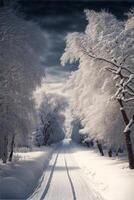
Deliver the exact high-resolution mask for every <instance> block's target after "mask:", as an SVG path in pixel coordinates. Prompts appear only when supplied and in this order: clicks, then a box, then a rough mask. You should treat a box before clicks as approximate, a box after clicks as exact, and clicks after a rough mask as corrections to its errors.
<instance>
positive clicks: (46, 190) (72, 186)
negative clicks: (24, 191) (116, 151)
mask: <svg viewBox="0 0 134 200" xmlns="http://www.w3.org/2000/svg"><path fill="white" fill-rule="evenodd" d="M133 187H134V173H133V170H130V169H129V168H128V164H127V161H126V159H125V158H122V159H117V158H112V159H110V158H108V157H100V155H99V154H98V153H97V152H96V151H95V150H91V149H89V148H86V147H82V146H80V145H76V144H74V143H72V142H71V141H69V140H64V142H63V143H62V144H61V145H60V146H59V147H58V148H57V149H56V151H55V152H54V153H53V156H52V159H51V160H50V162H49V164H48V167H47V169H46V170H45V171H44V173H43V175H42V177H41V179H40V180H39V184H38V187H37V188H36V190H35V191H34V193H33V194H32V195H31V196H30V197H29V198H28V200H83V199H84V200H133V197H134V190H133Z"/></svg>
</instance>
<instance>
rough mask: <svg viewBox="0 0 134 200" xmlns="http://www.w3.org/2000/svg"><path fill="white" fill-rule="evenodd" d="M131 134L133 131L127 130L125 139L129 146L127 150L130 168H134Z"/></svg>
mask: <svg viewBox="0 0 134 200" xmlns="http://www.w3.org/2000/svg"><path fill="white" fill-rule="evenodd" d="M130 134H131V131H128V132H126V133H125V139H126V147H127V152H128V160H129V168H130V169H134V155H133V149H132V143H131V137H130Z"/></svg>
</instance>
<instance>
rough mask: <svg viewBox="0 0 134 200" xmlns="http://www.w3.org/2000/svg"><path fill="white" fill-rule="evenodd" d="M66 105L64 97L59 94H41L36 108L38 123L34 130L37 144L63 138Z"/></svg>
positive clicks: (44, 143)
mask: <svg viewBox="0 0 134 200" xmlns="http://www.w3.org/2000/svg"><path fill="white" fill-rule="evenodd" d="M66 106H67V102H66V99H65V97H63V96H61V95H58V94H54V93H50V94H49V93H47V94H44V95H43V97H42V103H41V104H40V106H39V108H38V115H39V125H38V127H37V131H36V141H37V144H38V145H39V146H40V145H47V144H51V143H54V142H58V141H60V140H62V139H63V138H64V135H65V132H64V121H65V116H64V114H63V111H64V110H65V108H66Z"/></svg>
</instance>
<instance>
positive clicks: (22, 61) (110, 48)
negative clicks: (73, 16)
mask: <svg viewBox="0 0 134 200" xmlns="http://www.w3.org/2000/svg"><path fill="white" fill-rule="evenodd" d="M83 13H84V14H83V15H84V21H85V24H86V25H85V28H84V30H83V31H79V30H78V31H77V30H74V31H70V30H69V31H68V33H67V34H63V35H64V38H62V39H61V40H62V41H63V42H64V45H63V46H64V49H63V48H61V49H62V53H61V55H60V59H59V61H58V62H59V63H60V68H61V72H62V73H63V74H64V72H65V71H62V70H66V69H67V67H68V65H69V66H70V68H69V70H70V69H71V68H72V69H71V70H70V71H69V73H68V71H67V72H66V74H67V76H66V77H65V78H63V80H62V79H61V80H60V77H57V79H56V80H58V81H56V82H54V81H55V79H54V78H53V77H55V76H56V75H57V74H58V73H59V72H55V71H54V72H53V73H55V74H54V75H51V73H50V74H49V70H50V69H49V70H48V67H47V66H46V64H44V62H45V61H44V60H45V59H46V61H47V56H48V57H49V54H48V55H47V56H46V58H44V55H45V54H46V52H47V49H49V48H50V47H51V44H48V38H49V39H50V38H51V37H50V35H51V34H53V33H51V31H50V35H49V34H48V35H47V34H46V32H45V28H44V29H43V28H42V27H41V26H40V25H39V24H38V23H35V22H34V20H33V21H32V20H26V19H25V17H24V16H23V14H22V13H20V12H19V5H18V1H16V0H15V1H10V0H0V166H6V165H9V164H10V163H14V156H15V155H16V153H17V152H18V151H21V149H27V151H29V152H30V151H33V149H35V148H38V149H39V150H40V149H42V148H52V149H53V151H56V150H55V145H57V144H59V143H60V142H61V141H64V139H65V138H69V141H70V140H71V142H70V143H74V144H75V145H80V146H81V148H85V149H87V150H88V151H92V150H93V149H94V151H97V153H99V154H100V156H102V157H104V158H105V157H106V158H107V159H113V158H115V159H117V158H118V159H119V160H120V159H122V157H123V158H125V159H126V160H127V165H128V167H129V169H134V8H132V7H131V8H130V9H129V10H127V12H125V13H123V15H124V17H123V19H119V18H118V17H117V16H116V15H114V14H113V13H110V12H108V11H106V10H104V9H103V10H102V9H101V10H99V11H96V10H93V9H89V8H85V9H84V10H83ZM49 20H50V19H49V17H48V21H49ZM60 20H61V19H60ZM60 20H59V21H60ZM74 27H75V24H74ZM55 38H56V39H57V38H58V37H57V36H56V37H55ZM59 40H60V36H59ZM57 44H59V43H58V42H57ZM60 51H61V50H60ZM52 56H53V54H52ZM50 68H51V67H50ZM59 71H60V70H59ZM50 72H51V70H50ZM56 73H57V74H56ZM49 76H50V78H51V76H52V78H51V80H49V81H47V78H49ZM63 143H64V142H63ZM70 143H69V144H70ZM53 145H54V146H53ZM63 146H64V145H63ZM68 148H69V147H68ZM70 148H72V147H70ZM19 149H20V150H19ZM66 149H67V147H66V145H65V150H64V151H63V152H66V151H67V150H66ZM42 151H43V150H42ZM44 151H45V150H44ZM46 151H47V150H46ZM48 151H49V150H48ZM51 154H52V151H51ZM108 157H109V158H108ZM47 159H48V158H47ZM57 159H58V156H57V158H56V160H55V164H56V162H58V161H57ZM85 159H86V156H85ZM69 162H70V163H72V161H69ZM55 164H54V166H55ZM67 164H68V163H67V161H66V159H65V167H66V169H67V167H68V166H67ZM2 169H4V167H3V168H2ZM53 171H54V168H53V169H52V173H53ZM132 171H133V170H132ZM67 174H68V177H69V180H70V174H69V172H68V169H67ZM50 177H51V175H50ZM0 178H1V177H0ZM50 179H51V178H50ZM70 183H71V185H72V182H71V181H70ZM0 187H1V185H0ZM72 190H73V189H72ZM46 193H47V192H46ZM73 194H74V193H73ZM45 195H46V194H45V193H43V194H42V197H41V198H39V199H43V197H44V198H45ZM74 196H75V194H74ZM68 198H69V197H68ZM32 199H34V198H33V197H32ZM35 199H37V197H35ZM46 199H48V200H50V199H53V200H56V199H54V198H46ZM74 199H75V197H74ZM86 199H88V198H86ZM94 199H95V200H98V199H99V198H93V200H94ZM57 200H60V199H57ZM108 200H109V199H108ZM115 200H116V198H115ZM117 200H119V199H117ZM120 200H122V199H121V198H120ZM123 200H126V199H123ZM128 200H132V199H128Z"/></svg>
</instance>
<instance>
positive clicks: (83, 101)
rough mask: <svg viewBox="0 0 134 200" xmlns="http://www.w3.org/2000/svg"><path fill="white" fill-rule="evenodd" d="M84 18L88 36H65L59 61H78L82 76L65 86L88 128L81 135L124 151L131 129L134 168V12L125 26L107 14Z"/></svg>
mask: <svg viewBox="0 0 134 200" xmlns="http://www.w3.org/2000/svg"><path fill="white" fill-rule="evenodd" d="M85 12H86V17H87V20H88V25H87V27H86V30H85V33H72V34H69V35H68V36H67V46H66V49H65V52H64V54H63V56H62V58H61V62H62V64H63V65H64V64H65V63H66V62H68V61H70V62H71V63H73V62H74V61H77V60H78V61H79V67H78V71H77V72H74V73H73V74H72V75H71V77H70V80H69V81H68V83H67V86H66V87H67V89H68V88H69V90H70V93H71V95H72V96H73V97H72V102H73V103H72V107H73V108H74V109H73V110H74V111H75V114H76V116H78V117H79V118H80V119H81V122H82V125H83V126H84V129H83V130H82V132H83V133H85V132H88V134H89V136H90V137H91V138H93V139H96V140H97V141H98V140H103V141H105V143H106V144H107V145H108V146H109V148H110V149H111V148H112V146H114V147H116V148H119V146H124V139H123V137H122V135H123V134H122V132H123V130H124V127H125V126H127V127H126V128H125V130H124V135H125V142H126V148H127V152H128V158H129V166H130V168H134V157H133V151H132V144H131V138H130V133H131V130H130V127H131V126H132V123H133V114H134V110H133V108H134V107H133V103H134V89H133V88H134V85H133V84H134V82H133V78H134V76H133V73H134V70H133V66H134V65H133V64H134V63H133V60H134V54H133V52H134V29H133V25H134V24H133V16H132V12H131V17H130V18H129V19H128V20H127V21H126V22H120V21H118V20H117V19H116V18H115V17H114V16H113V15H112V14H110V13H106V12H105V11H103V12H100V13H97V12H95V11H89V10H86V11H85ZM120 111H121V112H120ZM121 115H122V116H121Z"/></svg>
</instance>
